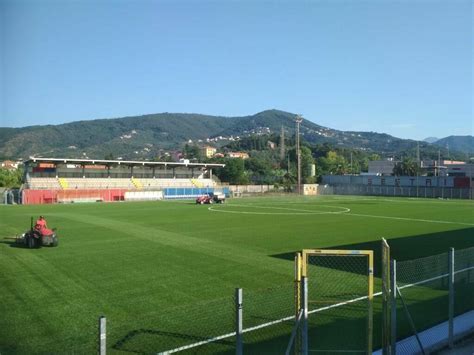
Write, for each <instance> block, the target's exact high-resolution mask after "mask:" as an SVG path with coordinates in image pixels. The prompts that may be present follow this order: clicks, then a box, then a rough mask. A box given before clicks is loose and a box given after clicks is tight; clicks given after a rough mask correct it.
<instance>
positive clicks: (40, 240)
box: [15, 218, 59, 249]
mask: <svg viewBox="0 0 474 355" xmlns="http://www.w3.org/2000/svg"><path fill="white" fill-rule="evenodd" d="M15 242H16V243H17V244H22V245H25V246H26V247H28V248H30V249H32V248H39V247H42V246H49V247H57V246H58V244H59V240H58V236H57V235H56V229H55V228H53V234H50V235H42V234H41V233H40V232H39V231H38V230H36V229H34V228H33V218H31V227H30V230H29V231H27V232H25V233H23V234H22V235H20V236H18V237H17V238H16V240H15Z"/></svg>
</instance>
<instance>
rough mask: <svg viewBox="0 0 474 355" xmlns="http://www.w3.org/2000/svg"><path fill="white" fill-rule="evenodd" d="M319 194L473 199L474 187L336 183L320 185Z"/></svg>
mask: <svg viewBox="0 0 474 355" xmlns="http://www.w3.org/2000/svg"><path fill="white" fill-rule="evenodd" d="M318 194H320V195H360V196H398V197H422V198H444V199H473V198H474V189H473V188H457V187H424V186H423V187H397V186H367V185H349V184H334V185H320V186H318Z"/></svg>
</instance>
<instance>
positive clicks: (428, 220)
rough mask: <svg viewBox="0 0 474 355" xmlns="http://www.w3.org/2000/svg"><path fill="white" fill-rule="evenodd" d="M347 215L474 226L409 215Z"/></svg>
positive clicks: (348, 214)
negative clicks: (408, 216)
mask: <svg viewBox="0 0 474 355" xmlns="http://www.w3.org/2000/svg"><path fill="white" fill-rule="evenodd" d="M346 215H347V216H356V217H368V218H382V219H394V220H398V221H411V222H426V223H440V224H459V225H463V226H474V223H465V222H453V221H441V220H435V219H418V218H407V217H393V216H377V215H372V214H360V213H347V214H346Z"/></svg>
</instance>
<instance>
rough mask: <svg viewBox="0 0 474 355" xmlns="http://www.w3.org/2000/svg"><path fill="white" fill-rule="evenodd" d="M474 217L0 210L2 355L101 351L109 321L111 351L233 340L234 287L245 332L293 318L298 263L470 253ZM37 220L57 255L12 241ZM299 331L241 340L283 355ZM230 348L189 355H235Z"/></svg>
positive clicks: (459, 209)
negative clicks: (369, 252) (383, 248)
mask: <svg viewBox="0 0 474 355" xmlns="http://www.w3.org/2000/svg"><path fill="white" fill-rule="evenodd" d="M473 207H474V204H473V202H472V201H461V200H423V199H418V200H415V199H401V198H372V197H365V198H364V197H350V196H327V197H314V198H302V197H301V198H299V197H268V198H242V199H233V200H229V201H228V203H226V204H224V205H212V206H209V205H203V206H201V205H195V204H194V203H193V201H162V202H146V203H145V202H144V203H138V202H137V203H111V204H82V205H80V204H76V205H43V206H3V205H0V270H1V271H0V353H1V354H9V353H58V352H75V353H91V352H94V351H95V349H96V343H97V325H96V324H97V319H98V317H99V316H100V315H105V316H106V317H107V322H108V323H107V326H108V339H107V340H108V349H109V351H110V352H115V353H151V352H157V351H164V350H168V349H169V348H173V347H175V346H180V345H184V344H189V343H193V342H196V341H199V340H203V339H205V338H206V337H208V336H216V335H220V334H224V333H227V332H231V331H232V329H233V322H234V321H233V294H234V289H235V288H236V287H242V288H243V289H244V311H245V312H246V313H244V322H245V324H244V327H250V326H253V325H258V324H261V323H264V322H266V321H269V320H272V319H278V317H284V316H287V315H291V314H292V312H293V309H294V304H293V273H294V263H293V255H294V252H295V251H298V250H301V249H303V248H332V249H337V248H344V249H374V250H376V259H379V255H378V248H379V244H380V238H382V237H385V238H387V239H389V243H390V245H391V247H392V256H393V257H394V258H396V259H397V260H409V259H414V258H418V257H422V256H428V255H433V254H437V253H443V252H446V251H447V250H448V248H449V247H454V248H456V249H462V248H467V247H473V246H474V233H473V232H474V208H473ZM39 214H43V215H45V216H46V218H47V220H48V224H49V226H50V227H57V228H58V232H59V235H60V245H59V247H58V248H41V249H35V250H29V249H25V248H19V247H15V245H14V244H12V241H11V240H10V239H7V238H8V237H13V236H15V235H18V234H20V233H22V232H24V231H26V230H27V229H28V228H29V223H30V222H29V221H30V217H31V216H34V217H37V216H38V215H39ZM376 268H377V266H376ZM375 273H376V277H377V279H376V285H379V284H380V280H379V279H378V277H379V275H378V270H377V269H376V272H375ZM378 288H379V286H377V288H376V290H378ZM377 307H378V306H376V311H377ZM336 313H337V312H336ZM336 316H337V317H339V318H340V315H336ZM336 316H335V317H336ZM245 317H246V318H245ZM349 317H350V315H349ZM326 321H327V323H328V324H329V325H328V328H327V329H331V327H330V326H331V324H330V323H331V318H329V319H327V320H326ZM356 323H357V322H356ZM375 331H376V333H377V332H378V330H377V329H376V330H375ZM289 332H291V322H288V323H285V324H281V325H279V326H276V327H270V328H268V329H262V330H260V331H257V332H250V333H246V335H245V338H244V339H245V342H246V343H248V344H249V345H248V349H255V351H254V352H255V353H263V352H269V353H275V352H276V350H275V349H276V348H278V349H280V350H281V352H284V349H281V347H282V346H285V345H283V344H285V342H287V340H288V337H289ZM336 332H337V331H336ZM376 336H377V335H376ZM232 341H233V339H232V338H230V339H226V340H222V341H220V342H217V343H215V344H211V345H207V346H204V347H202V348H200V349H199V350H196V349H194V350H192V351H191V352H196V351H197V352H200V353H207V352H214V353H225V352H232V351H233V348H232ZM252 346H254V348H252ZM248 352H251V351H248Z"/></svg>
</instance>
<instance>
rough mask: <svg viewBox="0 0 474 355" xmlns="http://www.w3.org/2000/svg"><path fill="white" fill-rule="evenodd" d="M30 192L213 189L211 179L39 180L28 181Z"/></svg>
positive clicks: (37, 178) (36, 178)
mask: <svg viewBox="0 0 474 355" xmlns="http://www.w3.org/2000/svg"><path fill="white" fill-rule="evenodd" d="M28 186H29V188H30V189H32V190H43V189H51V190H71V189H128V190H157V189H164V188H173V187H176V188H178V187H200V188H204V187H213V186H214V182H213V180H212V179H137V178H131V179H118V178H40V177H32V178H29V180H28Z"/></svg>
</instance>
